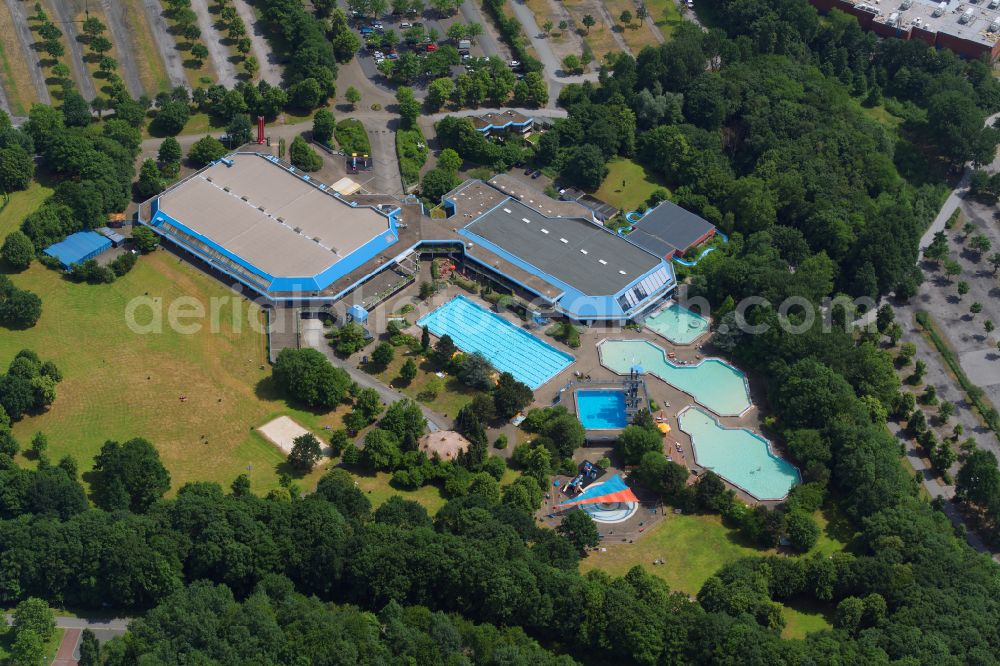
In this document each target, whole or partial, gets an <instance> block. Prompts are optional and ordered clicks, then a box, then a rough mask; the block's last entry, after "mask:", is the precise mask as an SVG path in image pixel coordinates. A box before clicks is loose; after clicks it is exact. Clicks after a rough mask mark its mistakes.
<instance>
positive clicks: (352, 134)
mask: <svg viewBox="0 0 1000 666" xmlns="http://www.w3.org/2000/svg"><path fill="white" fill-rule="evenodd" d="M335 134H336V137H337V143H339V144H340V149H341V150H342V151H344V152H345V153H347V154H348V155H350V154H351V153H358V154H360V155H371V154H372V144H371V142H370V141H369V140H368V131H367V130H366V129H365V126H364V125H363V124H361V121H360V120H356V119H354V118H345V119H344V120H341V121H340V122H339V123H337V129H336V132H335Z"/></svg>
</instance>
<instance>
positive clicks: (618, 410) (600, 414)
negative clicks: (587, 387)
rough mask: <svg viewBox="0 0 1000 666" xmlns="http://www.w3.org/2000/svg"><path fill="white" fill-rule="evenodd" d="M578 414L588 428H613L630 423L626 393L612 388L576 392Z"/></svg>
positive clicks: (622, 426) (581, 421)
mask: <svg viewBox="0 0 1000 666" xmlns="http://www.w3.org/2000/svg"><path fill="white" fill-rule="evenodd" d="M576 415H577V418H579V419H580V423H582V424H583V427H584V428H585V429H587V430H611V429H615V428H624V427H625V426H627V425H628V421H627V419H626V418H625V394H624V393H623V392H621V391H615V390H611V389H604V390H596V391H584V390H580V391H577V392H576Z"/></svg>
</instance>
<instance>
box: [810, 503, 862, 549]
mask: <svg viewBox="0 0 1000 666" xmlns="http://www.w3.org/2000/svg"><path fill="white" fill-rule="evenodd" d="M813 518H815V519H816V524H817V525H819V529H820V535H819V541H817V542H816V545H815V546H813V549H812V550H811V551H809V554H810V555H811V554H813V553H823V554H824V555H832V554H834V553H839V552H840V551H842V550H844V549H845V548H846V547H847V545H848V544H849V543H850V542H851V540H852V539H854V535H855V531H854V527H853V526H852V525H851V523H850V522H848V520H847V518H845V517H844V516H843V515H841V514H840V512H839V511H837V510H836V509H834V508H829V509H821V510H820V511H817V512H816V513H814V514H813Z"/></svg>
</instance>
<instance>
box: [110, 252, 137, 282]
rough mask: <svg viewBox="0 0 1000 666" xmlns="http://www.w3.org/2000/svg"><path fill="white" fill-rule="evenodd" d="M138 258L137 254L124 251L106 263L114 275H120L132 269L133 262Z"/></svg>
mask: <svg viewBox="0 0 1000 666" xmlns="http://www.w3.org/2000/svg"><path fill="white" fill-rule="evenodd" d="M138 260H139V256H138V255H135V254H132V253H131V252H126V253H124V254H120V255H118V256H117V257H115V260H114V261H112V262H111V263H110V264H109V265H108V268H110V269H111V272H113V273H114V274H115V277H121V276H123V275H125V274H126V273H128V272H129V271H130V270H132V267H133V266H135V262H137V261H138Z"/></svg>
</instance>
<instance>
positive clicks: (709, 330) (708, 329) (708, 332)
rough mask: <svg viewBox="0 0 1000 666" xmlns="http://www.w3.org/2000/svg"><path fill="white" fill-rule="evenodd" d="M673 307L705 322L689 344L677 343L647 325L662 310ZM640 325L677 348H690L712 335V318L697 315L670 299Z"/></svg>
mask: <svg viewBox="0 0 1000 666" xmlns="http://www.w3.org/2000/svg"><path fill="white" fill-rule="evenodd" d="M673 306H677V307H679V308H681V309H682V310H684V311H686V312H688V313H689V314H691V315H693V316H695V317H697V318H699V319H701V320H703V321H704V322H705V324H706V326H705V330H704V331H702V332H701V333H699V334H698V335H696V336H695V337H693V338H691V341H690V342H678V341H677V340H674V339H672V338H670V337H669V336H667V335H666V334H664V333H661V332H660V331H658V330H656V329H655V328H653V327H652V326H650V325H649V324H648V323H647V322H648V321H649V320H650V319H653V318H654V317H656V316H657V315H659V314H660V313H661V312H663V311H664V310H668V309H670V308H671V307H673ZM642 325H643V327H645V328H648V329H649V330H651V331H652V332H653V333H656V335H658V336H660V337H661V338H663V339H664V340H666V341H667V342H669V343H670V344H672V345H676V346H678V347H691V346H693V345H694V344H695V343H697V342H699V341H701V340H703V339H704V338H706V337H708V336H710V335H711V334H712V318H711V317H706V316H705V315H702V314H698V313H697V312H695V311H694V310H692V309H691V308H687V307H684V306H683V305H681V304H680V303H678V302H677V301H676V300H674V299H670V300H669V301H668V302H667V303H666V305H664V306H663V307H662V308H659V309H658V310H657V311H656V312H654V313H653V314H651V315H649V316H648V317H644V318H643V320H642Z"/></svg>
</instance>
